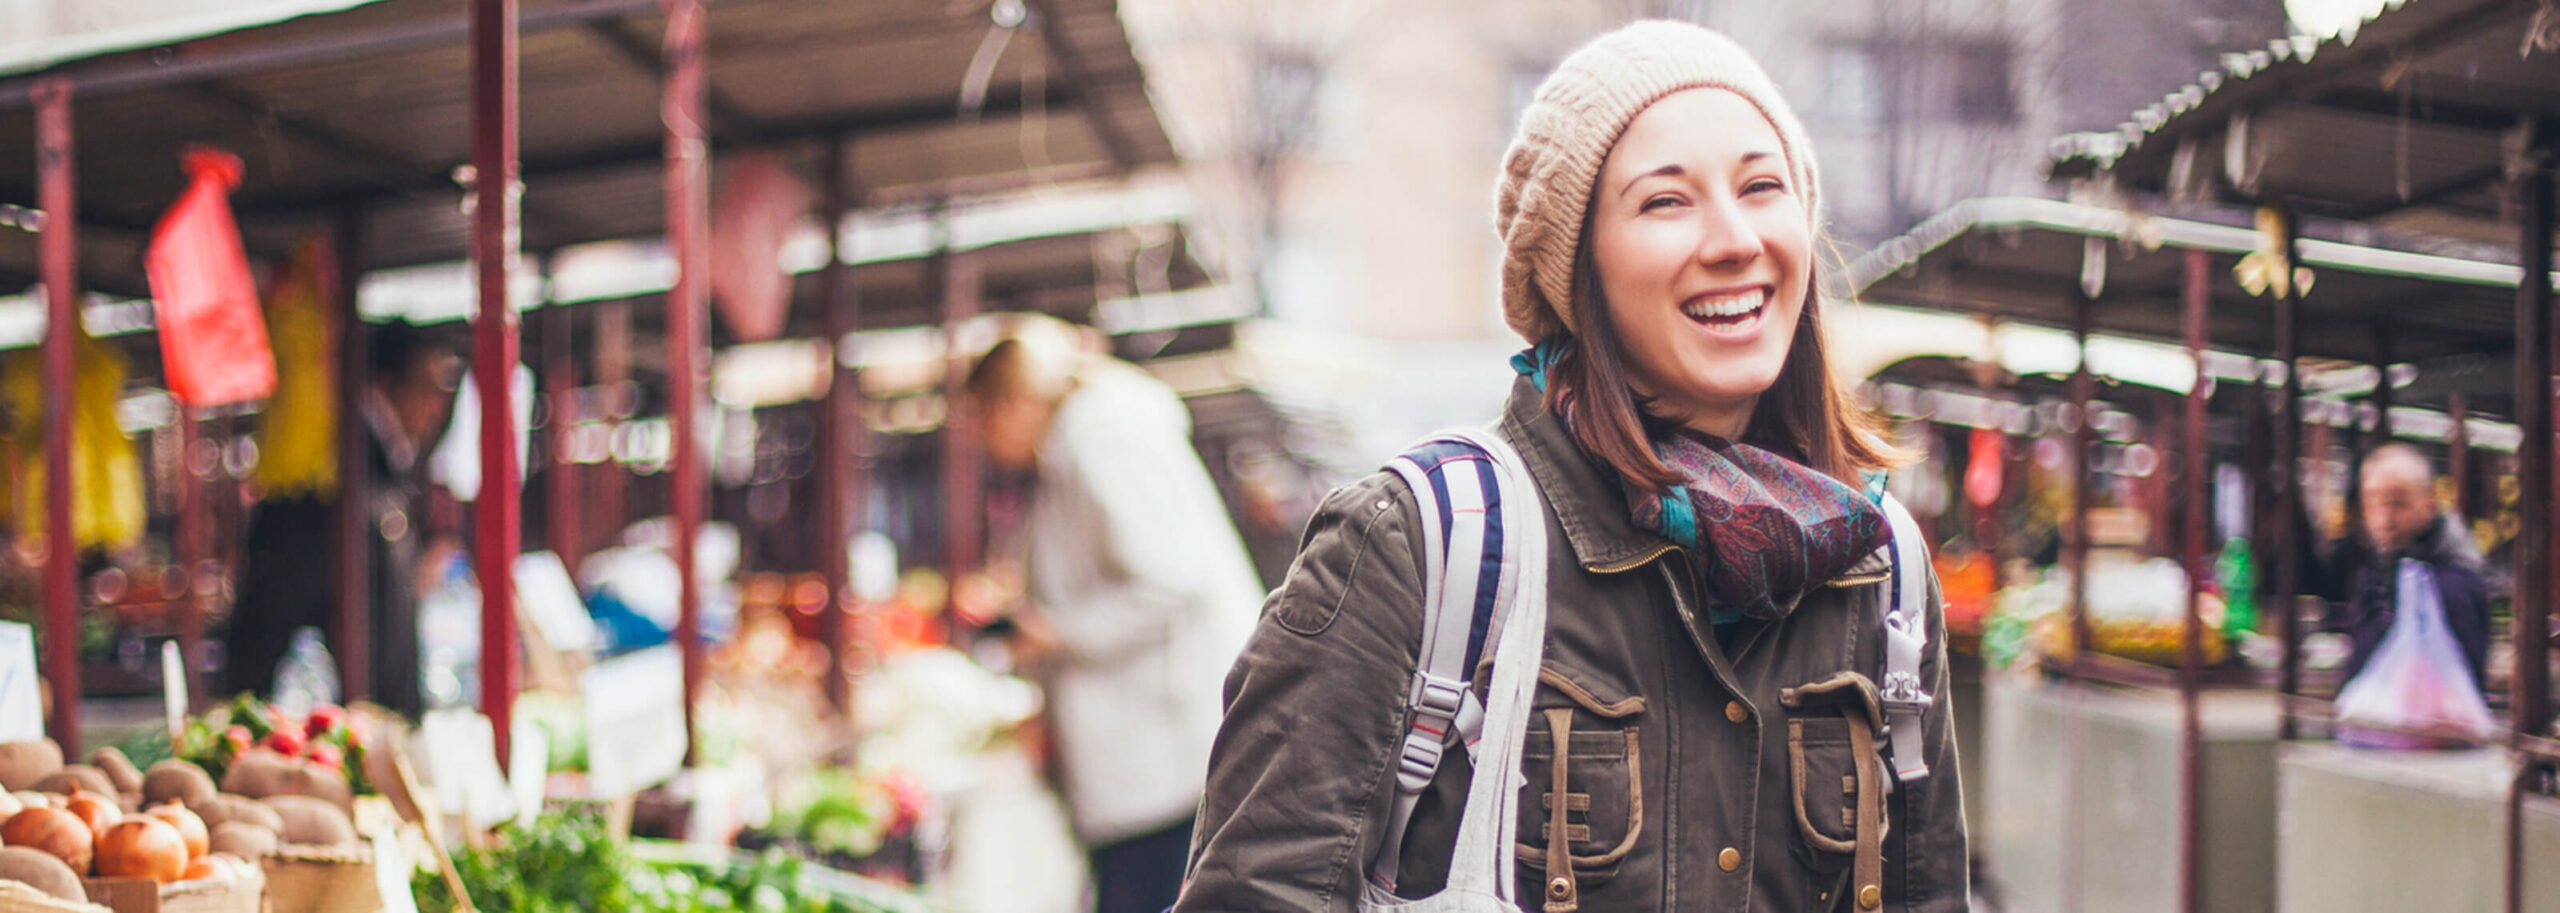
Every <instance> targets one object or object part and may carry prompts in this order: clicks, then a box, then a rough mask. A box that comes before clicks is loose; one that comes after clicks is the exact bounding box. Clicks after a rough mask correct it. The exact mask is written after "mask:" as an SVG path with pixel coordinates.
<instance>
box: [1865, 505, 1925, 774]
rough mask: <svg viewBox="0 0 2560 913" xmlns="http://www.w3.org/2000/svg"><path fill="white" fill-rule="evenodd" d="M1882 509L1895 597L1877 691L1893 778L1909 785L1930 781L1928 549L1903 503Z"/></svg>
mask: <svg viewBox="0 0 2560 913" xmlns="http://www.w3.org/2000/svg"><path fill="white" fill-rule="evenodd" d="M1883 506H1884V516H1885V521H1886V522H1887V523H1888V524H1890V525H1891V526H1892V528H1893V545H1892V550H1893V598H1892V599H1889V600H1887V601H1886V602H1885V606H1884V619H1883V621H1884V679H1883V680H1882V681H1880V682H1878V683H1877V691H1878V692H1879V696H1881V697H1882V698H1883V702H1884V719H1885V735H1886V738H1887V740H1888V743H1889V744H1890V745H1891V746H1892V749H1893V776H1894V779H1895V780H1896V781H1899V782H1903V783H1909V782H1912V781H1914V780H1919V779H1923V778H1926V777H1927V776H1929V760H1928V756H1927V754H1926V753H1925V752H1924V751H1923V750H1922V749H1921V747H1920V727H1921V722H1920V721H1921V719H1922V716H1923V715H1924V714H1925V713H1927V712H1928V709H1929V704H1930V702H1931V698H1930V696H1929V691H1928V686H1927V684H1926V683H1925V682H1924V681H1922V680H1921V678H1920V659H1921V657H1922V656H1923V655H1925V654H1926V652H1927V650H1928V646H1929V603H1928V600H1929V576H1928V575H1929V549H1928V543H1927V542H1926V541H1925V540H1923V539H1922V538H1921V535H1920V524H1918V523H1917V522H1914V521H1913V520H1912V519H1911V512H1910V511H1909V510H1907V509H1904V508H1903V506H1902V502H1900V501H1896V500H1894V499H1893V496H1892V495H1886V496H1884V501H1883Z"/></svg>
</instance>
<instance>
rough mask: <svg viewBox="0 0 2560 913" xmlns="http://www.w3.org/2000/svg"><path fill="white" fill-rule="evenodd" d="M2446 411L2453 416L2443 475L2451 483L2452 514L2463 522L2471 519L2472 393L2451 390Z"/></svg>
mask: <svg viewBox="0 0 2560 913" xmlns="http://www.w3.org/2000/svg"><path fill="white" fill-rule="evenodd" d="M2447 400H2448V402H2447V403H2446V409H2447V411H2449V412H2451V413H2452V414H2453V434H2452V435H2451V436H2449V437H2447V438H2446V439H2445V444H2444V446H2445V475H2446V477H2448V478H2450V479H2451V480H2452V482H2453V512H2454V513H2455V514H2457V515H2459V516H2461V517H2462V518H2463V519H2464V520H2469V519H2471V517H2472V516H2473V515H2472V512H2471V394H2469V393H2466V392H2464V391H2461V390H2455V391H2453V394H2452V395H2451V396H2449V397H2447Z"/></svg>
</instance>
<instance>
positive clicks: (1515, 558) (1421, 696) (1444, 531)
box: [1370, 431, 1546, 888]
mask: <svg viewBox="0 0 2560 913" xmlns="http://www.w3.org/2000/svg"><path fill="white" fill-rule="evenodd" d="M1517 464H1518V457H1517V456H1516V455H1514V454H1513V453H1512V451H1511V448H1510V447H1509V446H1508V445H1506V444H1504V443H1502V442H1501V441H1500V440H1498V439H1496V438H1494V437H1492V436H1491V435H1490V434H1486V433H1482V432H1475V431H1456V432H1444V433H1441V434H1437V435H1433V436H1431V437H1429V438H1426V439H1424V440H1423V441H1422V442H1421V443H1419V444H1416V445H1415V446H1413V447H1411V448H1409V449H1407V450H1406V451H1405V452H1404V453H1402V454H1400V455H1398V456H1397V457H1396V458H1395V459H1394V460H1391V461H1389V462H1388V464H1387V468H1388V469H1390V470H1392V471H1394V472H1395V473H1396V474H1397V475H1398V476H1400V477H1402V478H1403V479H1404V481H1405V485H1406V487H1407V488H1408V489H1410V490H1412V492H1413V497H1414V502H1415V504H1416V506H1417V507H1419V508H1420V511H1421V515H1422V534H1423V556H1424V562H1425V567H1424V569H1423V602H1422V646H1421V651H1420V653H1419V655H1418V656H1416V658H1415V663H1414V673H1413V679H1412V682H1411V684H1410V685H1409V686H1408V687H1407V688H1406V691H1405V695H1404V698H1405V710H1406V714H1405V718H1406V724H1405V733H1404V743H1403V745H1402V747H1401V749H1400V750H1399V752H1398V758H1397V765H1396V794H1395V803H1394V805H1393V806H1392V808H1391V809H1390V811H1389V817H1388V819H1387V833H1386V840H1385V842H1384V843H1382V844H1381V845H1380V847H1379V850H1378V857H1377V859H1375V860H1374V861H1373V863H1372V865H1371V868H1370V876H1371V878H1373V879H1375V880H1376V881H1377V882H1378V883H1379V884H1381V885H1384V886H1386V887H1389V888H1393V887H1394V886H1395V879H1396V869H1397V866H1398V863H1399V862H1400V857H1401V856H1402V848H1403V845H1404V836H1405V829H1406V827H1407V825H1409V824H1410V823H1411V822H1412V820H1413V809H1414V806H1415V804H1416V803H1417V802H1418V801H1419V800H1420V799H1421V797H1422V791H1423V790H1424V789H1427V788H1429V787H1430V785H1431V780H1432V777H1433V776H1434V775H1436V774H1437V773H1438V772H1439V769H1440V761H1441V757H1442V754H1443V753H1444V752H1445V751H1446V749H1447V747H1448V746H1449V744H1450V743H1452V742H1457V743H1460V744H1463V745H1464V746H1465V747H1466V749H1467V753H1468V755H1469V757H1471V758H1472V757H1473V756H1474V755H1475V752H1476V742H1477V740H1478V739H1479V738H1480V737H1481V735H1482V730H1483V725H1484V708H1483V706H1482V705H1481V704H1480V703H1479V702H1478V701H1477V700H1476V696H1475V691H1474V689H1472V688H1470V687H1468V678H1469V676H1471V675H1472V674H1473V672H1474V671H1475V667H1476V666H1477V665H1478V660H1479V659H1480V658H1481V656H1482V655H1483V653H1484V651H1485V650H1486V649H1488V648H1489V646H1490V645H1491V644H1493V643H1495V642H1496V638H1498V637H1500V634H1501V632H1500V629H1501V625H1502V617H1503V610H1505V609H1507V608H1508V607H1509V606H1510V605H1511V603H1512V600H1513V599H1514V598H1515V596H1516V595H1517V594H1516V592H1515V590H1516V588H1517V585H1518V583H1517V578H1518V576H1519V575H1518V573H1517V571H1518V565H1517V564H1515V562H1519V561H1528V560H1537V561H1544V560H1546V556H1544V555H1536V556H1528V555H1519V554H1513V553H1512V552H1514V551H1516V550H1517V545H1518V543H1520V542H1522V541H1524V539H1525V538H1526V537H1524V536H1522V535H1520V534H1519V532H1518V530H1519V524H1521V523H1543V522H1545V519H1544V518H1543V517H1539V516H1534V515H1526V516H1524V515H1523V514H1530V513H1531V512H1527V511H1506V510H1504V509H1503V508H1504V507H1505V506H1506V505H1507V504H1527V503H1535V502H1534V500H1532V499H1527V498H1514V497H1505V494H1506V493H1507V492H1509V490H1510V489H1511V488H1512V487H1513V485H1515V484H1516V483H1515V482H1514V481H1513V479H1514V476H1515V473H1514V472H1513V471H1512V470H1511V469H1510V468H1509V467H1513V466H1516V465H1517ZM1506 558H1508V559H1509V560H1506Z"/></svg>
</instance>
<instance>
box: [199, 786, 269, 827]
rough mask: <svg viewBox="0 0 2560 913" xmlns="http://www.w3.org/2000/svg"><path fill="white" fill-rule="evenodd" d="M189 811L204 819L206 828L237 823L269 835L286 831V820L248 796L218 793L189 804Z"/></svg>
mask: <svg viewBox="0 0 2560 913" xmlns="http://www.w3.org/2000/svg"><path fill="white" fill-rule="evenodd" d="M187 810H188V811H191V812H194V813H196V817H198V818H202V819H204V826H205V827H206V828H216V827H221V826H222V825H224V824H226V823H229V822H234V821H237V822H240V823H242V824H247V825H250V826H252V827H256V828H258V829H260V830H263V831H266V832H268V833H281V832H282V831H283V830H284V819H283V818H281V817H278V816H277V815H276V810H275V809H272V808H268V807H266V806H265V805H261V804H259V803H258V800H256V799H251V798H249V797H247V796H235V795H232V794H230V793H216V794H214V795H210V796H206V797H204V798H203V799H202V800H200V801H196V802H190V803H187Z"/></svg>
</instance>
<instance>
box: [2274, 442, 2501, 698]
mask: <svg viewBox="0 0 2560 913" xmlns="http://www.w3.org/2000/svg"><path fill="white" fill-rule="evenodd" d="M2356 496H2357V498H2358V502H2359V506H2360V507H2361V508H2362V513H2363V523H2362V527H2363V528H2362V529H2360V530H2357V531H2356V532H2357V533H2359V534H2360V535H2349V536H2348V537H2347V538H2345V539H2342V540H2339V541H2337V542H2335V543H2332V544H2331V545H2330V546H2329V548H2328V550H2327V553H2326V554H2324V555H2321V556H2319V559H2320V560H2319V561H2318V562H2317V563H2315V564H2313V565H2311V569H2312V573H2311V574H2310V579H2309V580H2308V581H2306V582H2307V583H2308V584H2309V586H2308V587H2307V589H2308V590H2309V591H2310V592H2311V593H2312V594H2314V595H2318V596H2320V597H2322V598H2325V599H2327V600H2329V610H2328V614H2327V618H2326V621H2325V623H2324V624H2323V626H2322V627H2323V628H2324V630H2327V631H2331V632H2336V633H2339V634H2343V635H2345V637H2346V638H2347V642H2348V652H2347V659H2346V665H2345V666H2344V668H2343V671H2344V673H2345V676H2346V678H2345V681H2346V684H2345V685H2344V686H2343V687H2342V688H2341V689H2340V691H2339V718H2340V727H2341V739H2342V740H2344V741H2348V742H2351V743H2360V744H2366V745H2371V746H2375V747H2424V746H2430V745H2445V744H2455V743H2459V742H2461V741H2463V740H2466V739H2469V738H2475V737H2478V736H2480V735H2482V734H2483V733H2481V732H2480V731H2479V730H2480V729H2481V728H2482V726H2484V725H2485V726H2488V727H2494V726H2495V725H2496V724H2495V721H2494V719H2492V718H2490V717H2489V716H2488V706H2487V704H2486V702H2485V701H2483V700H2482V699H2481V696H2480V689H2481V687H2482V684H2483V683H2484V682H2485V681H2486V680H2487V665H2488V655H2489V587H2488V583H2487V582H2486V580H2485V579H2484V577H2483V575H2482V570H2483V568H2482V562H2481V559H2480V552H2479V548H2478V547H2477V546H2476V545H2475V544H2474V543H2473V542H2472V541H2471V537H2470V535H2469V534H2468V533H2466V532H2465V531H2464V530H2463V528H2462V524H2461V521H2460V519H2459V518H2457V517H2455V516H2453V515H2452V514H2450V513H2447V512H2445V511H2443V510H2440V509H2439V508H2438V507H2437V505H2436V500H2435V470H2434V468H2433V467H2432V466H2431V465H2429V463H2428V462H2427V457H2426V455H2425V454H2422V453H2420V452H2418V450H2417V448H2415V447H2411V446H2409V445H2407V444H2398V443H2394V444H2385V445H2383V446H2381V447H2378V448H2375V449H2374V451H2373V452H2372V453H2370V454H2367V455H2366V456H2365V460H2364V471H2363V473H2362V476H2361V478H2360V479H2359V483H2358V487H2357V492H2356ZM2307 539H2308V537H2305V540H2306V541H2307ZM2359 724H2361V725H2359ZM2394 729H2399V730H2406V731H2403V732H2397V733H2394V732H2391V731H2390V730H2394ZM2429 732H2433V733H2441V734H2442V735H2443V736H2445V737H2444V738H2437V737H2433V736H2429V735H2427V734H2426V733H2429Z"/></svg>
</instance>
